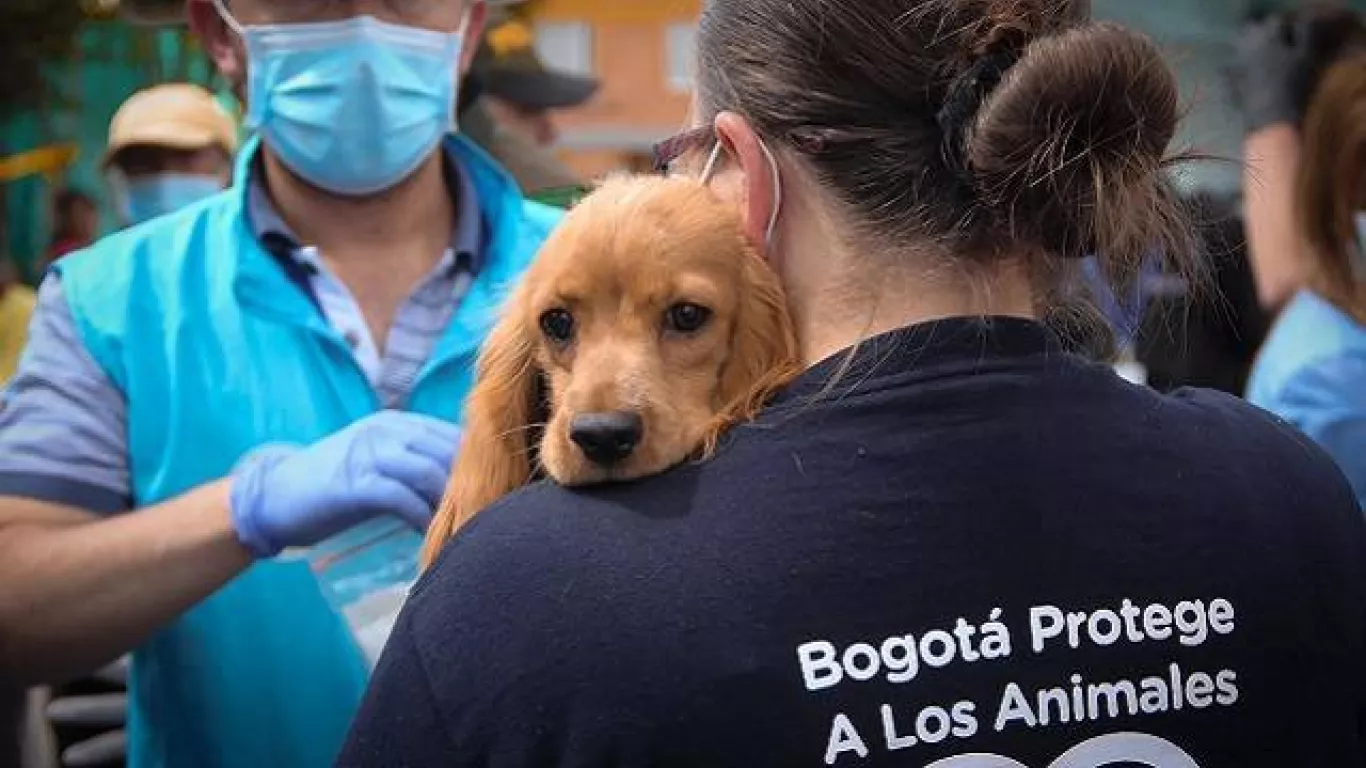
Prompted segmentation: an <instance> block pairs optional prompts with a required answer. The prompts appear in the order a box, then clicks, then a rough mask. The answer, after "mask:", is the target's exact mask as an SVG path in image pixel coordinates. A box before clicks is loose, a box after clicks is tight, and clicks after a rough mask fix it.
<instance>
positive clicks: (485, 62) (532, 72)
mask: <svg viewBox="0 0 1366 768" xmlns="http://www.w3.org/2000/svg"><path fill="white" fill-rule="evenodd" d="M499 15H502V14H499ZM597 86H598V84H597V81H596V80H593V79H592V78H583V77H578V76H576V75H570V74H568V73H559V72H551V71H549V70H547V69H546V68H545V67H544V66H543V65H542V64H541V62H540V59H539V58H538V57H537V56H536V51H535V48H534V46H533V45H532V41H531V33H530V31H529V30H528V29H527V28H526V26H525V25H524V24H523V23H522V22H520V21H517V20H509V19H507V18H506V17H505V16H504V17H503V18H501V19H500V20H499V23H498V24H497V26H496V27H494V28H493V29H491V30H490V32H489V33H488V34H486V35H485V36H484V38H483V39H482V40H481V42H480V46H479V50H478V52H477V53H476V55H475V60H474V64H473V65H472V66H471V67H470V72H469V75H467V77H466V81H465V84H464V86H463V87H462V88H461V99H462V103H461V105H460V116H459V120H460V130H461V132H462V133H464V134H465V135H466V136H468V137H469V138H470V140H472V141H474V142H475V143H477V144H479V145H480V146H481V147H483V148H484V149H485V150H486V151H488V153H489V154H490V155H492V156H493V158H494V159H495V160H497V161H498V163H499V164H500V165H502V166H503V167H505V168H507V170H508V172H509V173H511V174H512V175H513V177H514V178H515V179H517V183H518V184H519V185H520V186H521V187H522V189H523V190H525V191H526V192H527V193H529V194H535V193H539V192H545V191H548V190H559V189H564V188H573V187H580V186H583V184H584V183H585V182H584V179H583V178H581V177H580V176H579V175H578V174H577V173H575V172H574V171H573V169H571V168H569V166H567V165H565V164H564V163H563V162H562V161H560V159H559V158H557V157H556V156H555V154H554V152H553V151H552V150H551V145H552V144H553V143H554V141H555V138H556V132H555V127H554V123H553V120H552V118H551V115H550V112H551V110H553V109H560V108H565V107H570V106H575V105H577V104H581V103H583V102H585V101H587V100H588V99H589V98H591V97H592V95H593V93H594V92H596V90H597Z"/></svg>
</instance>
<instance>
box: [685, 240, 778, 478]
mask: <svg viewBox="0 0 1366 768" xmlns="http://www.w3.org/2000/svg"><path fill="white" fill-rule="evenodd" d="M740 257H741V258H742V259H743V260H744V261H743V264H744V277H743V283H742V285H741V289H740V290H741V294H740V306H739V309H738V310H737V314H736V318H735V330H734V332H733V337H732V340H731V349H730V355H729V357H727V358H726V363H725V365H724V366H723V367H722V369H721V383H720V387H719V389H718V399H719V401H720V408H719V410H718V411H717V416H716V420H715V421H714V422H713V423H712V425H711V426H710V427H709V428H708V430H707V434H706V439H705V441H704V442H703V449H702V453H703V455H704V456H710V455H711V454H712V453H713V452H714V451H715V450H716V446H717V444H718V442H719V441H720V439H721V436H722V435H723V434H724V433H725V431H726V430H727V429H729V428H730V427H731V426H733V425H735V424H737V423H739V422H742V421H749V420H751V419H753V418H754V417H755V416H757V415H758V414H759V411H760V410H762V409H763V407H764V405H765V404H766V403H767V402H768V400H769V399H770V398H771V397H773V395H774V394H776V393H777V391H778V390H779V389H781V388H782V387H783V386H784V385H786V384H787V383H788V382H789V381H791V380H792V379H793V378H795V377H796V376H797V374H799V373H801V363H800V361H799V359H798V352H797V333H796V329H795V328H794V326H793V322H792V314H791V313H790V312H789V311H788V306H787V297H786V295H785V294H784V293H783V289H782V285H781V284H780V283H779V282H778V276H777V275H776V274H774V272H773V270H772V269H770V268H769V266H768V264H767V263H765V262H764V260H763V259H762V258H760V257H759V254H758V253H756V252H755V251H754V250H753V249H752V248H748V247H746V249H745V252H744V253H743V254H741V256H740Z"/></svg>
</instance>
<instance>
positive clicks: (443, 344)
mask: <svg viewBox="0 0 1366 768" xmlns="http://www.w3.org/2000/svg"><path fill="white" fill-rule="evenodd" d="M188 11H189V19H190V23H191V26H192V28H193V29H194V31H195V33H196V34H197V35H198V37H199V38H200V40H201V41H202V43H203V47H204V49H205V51H206V52H207V53H208V55H209V56H210V57H212V59H213V61H214V63H215V64H216V66H217V68H218V70H219V72H220V73H221V74H222V75H223V77H224V78H225V79H227V80H228V81H229V83H231V84H232V85H233V87H234V88H235V90H237V91H238V92H240V93H241V94H242V95H243V96H245V99H246V116H247V117H246V122H247V127H248V128H249V129H251V130H252V131H253V136H252V137H251V138H250V139H249V140H248V141H247V142H245V143H244V144H243V146H242V148H241V151H240V152H239V155H238V159H237V167H236V169H235V172H234V173H233V180H232V186H231V189H230V191H229V192H228V193H226V194H220V195H215V196H214V197H212V198H210V199H208V200H206V201H204V202H203V203H202V204H198V205H192V206H189V207H187V208H182V209H180V210H178V211H176V212H174V213H170V214H167V215H165V216H161V217H159V218H157V219H154V220H152V221H149V222H147V223H146V224H144V225H142V226H138V227H132V228H129V229H126V230H124V231H122V232H120V233H118V234H115V235H113V236H112V237H108V238H105V239H104V240H102V241H100V242H99V243H98V244H96V245H95V246H93V247H91V248H89V249H87V250H84V251H81V252H79V253H76V254H72V255H71V256H69V257H67V258H65V259H63V260H62V262H61V263H60V264H59V265H57V267H56V268H55V269H54V270H52V271H51V272H50V273H49V274H48V276H47V278H46V279H45V280H44V282H43V283H42V285H41V286H40V290H39V298H38V306H37V308H36V310H35V315H34V321H33V324H32V332H31V336H30V340H29V344H28V349H27V351H26V353H25V355H24V357H23V358H22V361H21V364H20V370H19V371H18V372H17V373H16V375H15V378H14V380H13V381H12V384H11V386H10V388H9V389H8V390H7V391H6V393H5V398H6V400H5V403H4V407H3V408H0V584H3V585H4V587H3V589H0V683H3V682H5V681H10V682H18V683H20V684H24V683H28V684H36V683H40V682H43V681H58V680H64V679H69V678H70V677H73V676H76V675H80V674H84V673H86V672H89V671H90V670H93V669H95V668H97V667H99V666H100V665H102V664H104V663H106V662H108V661H110V660H112V659H114V658H115V657H117V656H119V655H121V654H123V653H125V652H127V651H130V650H132V651H133V662H132V670H131V676H130V680H129V685H128V696H129V708H130V715H129V723H128V739H129V748H128V751H129V765H130V766H132V768H147V767H150V766H213V767H214V768H265V767H266V766H272V767H273V766H281V767H282V768H283V767H284V766H288V767H289V768H322V766H327V765H330V764H331V762H332V760H333V758H334V757H335V755H336V753H337V750H338V748H339V746H340V744H341V742H342V739H343V736H344V734H345V730H346V727H347V724H348V723H349V722H350V720H351V718H352V716H353V714H354V712H355V709H356V706H357V703H358V701H359V699H360V697H361V694H362V692H363V689H364V686H365V682H366V675H367V669H366V666H365V661H364V659H363V657H362V656H361V654H360V652H359V651H358V650H357V648H356V641H355V639H354V638H353V637H352V635H351V634H350V633H349V631H348V629H347V627H346V625H345V623H344V622H343V621H342V619H341V618H340V617H339V616H338V615H337V614H336V613H335V612H334V611H333V609H332V608H331V607H330V606H329V604H328V602H327V600H326V599H325V598H324V596H323V594H322V593H321V592H320V590H319V584H318V582H317V579H316V578H315V577H314V575H313V574H312V572H311V571H310V569H309V567H308V563H307V562H306V561H304V560H292V561H277V560H276V559H275V557H276V555H278V554H279V553H281V552H282V551H284V550H286V549H292V548H302V547H310V546H312V545H314V544H316V543H318V542H321V541H324V540H326V539H328V538H331V537H332V536H333V535H335V534H338V533H341V532H343V531H346V530H349V529H351V528H353V527H354V526H356V525H358V524H360V523H363V522H366V521H370V520H372V519H375V518H377V517H381V516H389V517H393V518H396V519H399V520H402V521H404V522H407V523H408V524H410V525H411V526H412V527H414V528H417V529H423V528H425V526H426V525H427V524H428V523H429V522H430V518H431V514H432V512H433V508H434V505H435V503H436V502H437V501H438V500H439V498H440V496H441V494H442V492H443V491H444V486H445V483H446V478H447V475H448V472H449V467H450V463H451V461H452V460H453V457H454V454H455V452H456V450H457V445H458V441H459V430H458V428H457V427H456V426H455V425H456V424H457V423H458V422H459V420H460V414H461V408H462V402H463V399H464V396H465V393H466V389H467V388H468V386H469V384H470V382H471V380H472V378H473V370H472V367H473V363H474V360H475V355H476V353H477V350H478V348H479V346H480V344H481V343H482V341H483V339H484V336H485V334H486V333H487V331H488V330H489V328H490V327H491V325H492V323H493V322H494V320H495V317H494V312H495V309H496V308H497V307H498V306H499V305H500V304H501V302H502V300H503V298H504V295H505V292H506V291H507V290H508V288H509V286H511V285H512V284H514V283H515V282H516V280H517V277H518V276H519V275H520V273H521V271H522V270H523V269H524V268H525V266H526V265H527V264H528V263H529V261H530V260H531V258H532V256H533V255H534V254H535V252H536V251H537V250H538V249H539V247H540V244H541V242H542V240H543V239H544V237H545V236H546V234H547V233H548V231H549V229H550V228H551V227H553V226H554V225H555V223H556V222H557V221H558V219H559V215H560V214H559V212H558V211H555V210H551V209H549V208H547V207H545V206H541V205H538V204H535V203H531V202H528V201H526V200H525V199H524V197H523V196H522V193H521V191H520V190H519V189H518V187H517V185H516V183H515V182H514V181H513V180H512V179H511V178H510V177H509V176H508V174H507V173H506V172H505V171H503V170H502V169H501V168H499V167H498V166H497V165H496V164H494V163H492V162H490V161H489V159H488V157H487V155H486V154H485V153H484V152H482V151H479V150H478V149H477V148H476V147H474V146H473V145H472V144H471V143H470V142H468V141H467V140H465V139H464V138H463V137H460V136H457V135H453V133H452V129H453V126H454V112H455V105H456V103H457V90H458V82H459V78H460V74H461V73H462V72H464V71H465V70H466V69H467V68H468V66H469V63H470V60H471V58H472V56H473V54H474V49H475V41H476V40H477V39H478V36H479V34H480V30H481V28H482V26H483V18H484V12H485V6H484V3H483V2H482V0H405V2H402V3H395V2H391V1H390V0H357V1H355V2H346V3H341V2H335V1H334V0H231V3H230V6H227V5H224V4H223V2H221V0H189V7H188ZM414 538H416V537H414ZM413 555H414V559H415V557H416V550H414V552H413ZM0 687H3V685H0Z"/></svg>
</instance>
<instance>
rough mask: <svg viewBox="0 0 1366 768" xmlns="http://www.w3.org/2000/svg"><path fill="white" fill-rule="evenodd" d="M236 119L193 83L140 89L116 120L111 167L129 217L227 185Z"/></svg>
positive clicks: (121, 211)
mask: <svg viewBox="0 0 1366 768" xmlns="http://www.w3.org/2000/svg"><path fill="white" fill-rule="evenodd" d="M236 154H237V125H236V123H235V122H234V121H233V119H232V117H231V116H230V115H228V113H227V111H226V110H224V109H223V107H222V106H221V105H220V104H219V103H218V101H217V100H216V99H214V97H213V94H211V93H209V92H208V91H206V90H205V89H203V88H201V87H199V86H197V85H191V84H189V83H166V84H164V85H157V86H153V87H151V88H148V89H146V90H144V91H139V92H138V93H135V94H133V96H132V97H131V98H129V99H128V100H127V101H125V102H124V103H123V106H121V107H119V110H118V112H116V113H115V114H114V119H113V120H112V121H110V123H109V143H108V147H107V148H106V150H105V155H104V170H105V174H106V176H107V177H108V179H109V185H110V188H111V191H112V194H113V200H114V207H115V210H116V211H117V212H118V216H119V219H120V220H121V221H122V222H123V223H124V224H127V225H132V224H141V223H142V222H144V221H147V220H149V219H154V218H156V217H158V216H161V215H164V214H167V213H171V212H172V211H176V210H179V209H180V208H182V207H184V206H186V205H189V204H191V203H195V202H198V201H200V200H203V199H204V198H206V197H210V196H212V195H214V194H217V193H218V192H221V191H222V190H223V189H224V188H226V187H227V186H228V182H229V181H230V179H231V176H232V160H233V156H234V155H236Z"/></svg>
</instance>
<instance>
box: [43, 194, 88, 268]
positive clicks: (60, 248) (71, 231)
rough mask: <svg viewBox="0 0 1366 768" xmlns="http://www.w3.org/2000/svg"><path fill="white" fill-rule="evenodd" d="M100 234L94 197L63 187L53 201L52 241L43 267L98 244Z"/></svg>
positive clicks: (44, 258) (44, 256)
mask: <svg viewBox="0 0 1366 768" xmlns="http://www.w3.org/2000/svg"><path fill="white" fill-rule="evenodd" d="M99 233H100V210H99V207H98V206H97V205H96V204H95V198H93V197H91V196H90V195H88V194H86V193H85V192H82V191H81V190H79V189H74V188H71V187H63V188H62V189H59V190H57V194H56V195H54V196H53V199H52V242H51V244H49V246H48V249H47V252H46V253H45V254H44V255H43V261H42V263H41V265H40V266H47V265H48V264H51V263H52V262H54V261H56V260H57V259H60V258H61V257H63V256H65V255H67V254H68V253H71V252H72V251H78V250H80V249H82V248H84V247H86V246H87V245H90V244H91V243H93V242H95V239H96V238H97V237H98V236H99Z"/></svg>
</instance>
